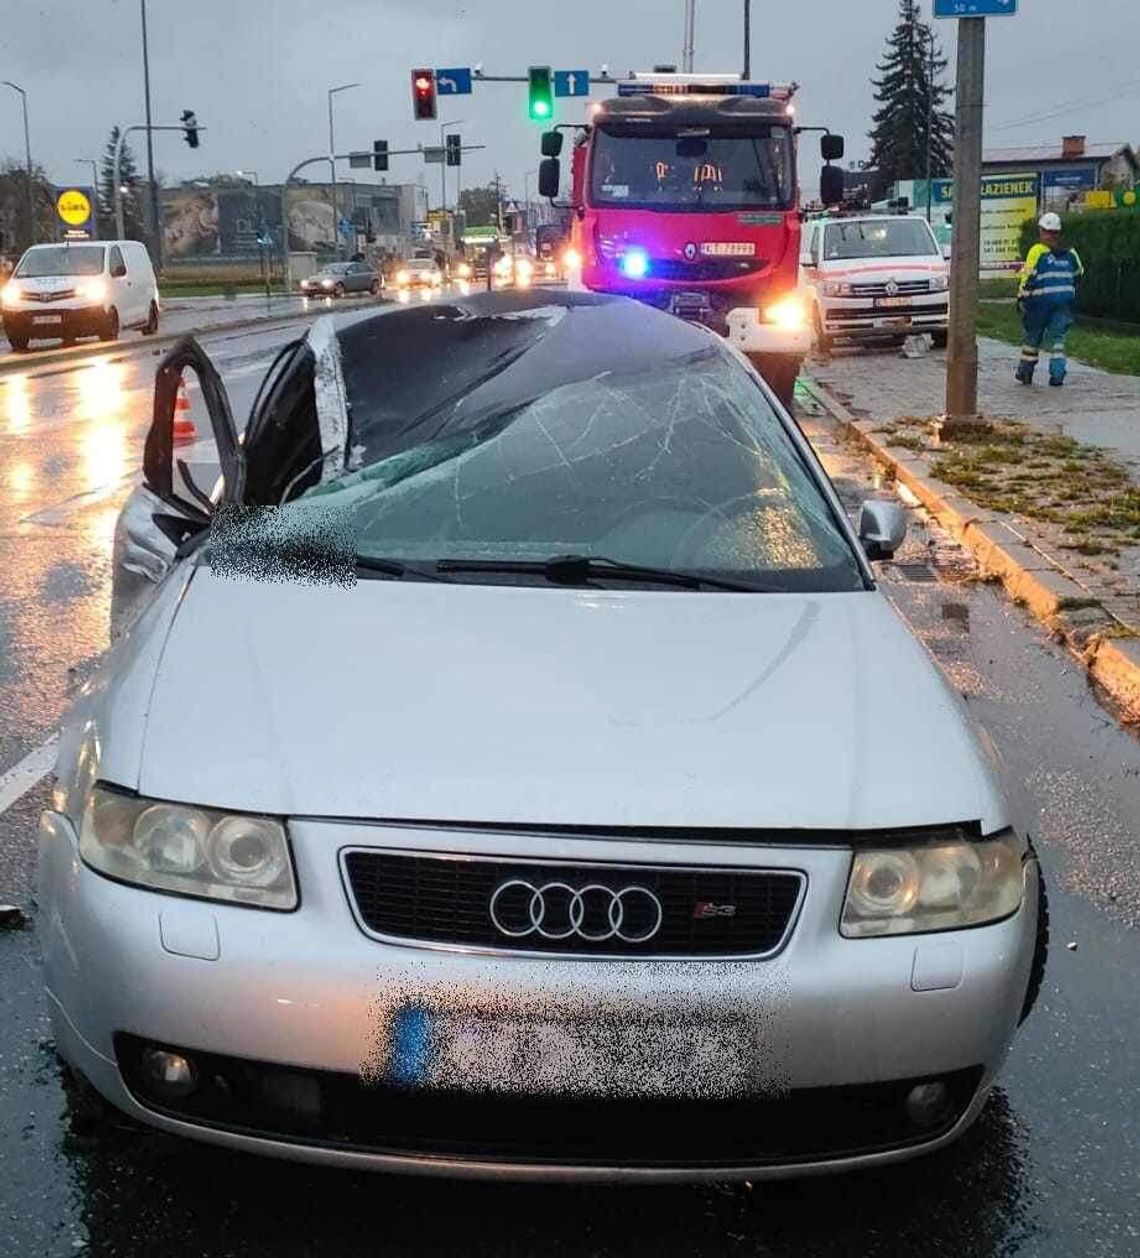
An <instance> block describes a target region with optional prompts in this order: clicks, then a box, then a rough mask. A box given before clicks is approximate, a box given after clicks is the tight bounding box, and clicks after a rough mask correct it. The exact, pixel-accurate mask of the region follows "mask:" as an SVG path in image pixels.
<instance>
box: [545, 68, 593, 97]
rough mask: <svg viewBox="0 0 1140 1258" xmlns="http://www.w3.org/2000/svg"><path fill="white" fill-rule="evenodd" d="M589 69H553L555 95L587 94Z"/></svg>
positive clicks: (588, 90) (588, 91) (588, 89)
mask: <svg viewBox="0 0 1140 1258" xmlns="http://www.w3.org/2000/svg"><path fill="white" fill-rule="evenodd" d="M589 94H590V72H589V70H555V71H554V95H555V96H589Z"/></svg>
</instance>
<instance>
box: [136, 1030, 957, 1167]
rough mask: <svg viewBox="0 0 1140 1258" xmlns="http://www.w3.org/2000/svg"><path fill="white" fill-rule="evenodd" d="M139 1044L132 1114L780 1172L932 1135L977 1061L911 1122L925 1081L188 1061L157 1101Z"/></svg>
mask: <svg viewBox="0 0 1140 1258" xmlns="http://www.w3.org/2000/svg"><path fill="white" fill-rule="evenodd" d="M144 1047H145V1043H144V1041H142V1040H139V1039H137V1038H136V1037H135V1036H133V1035H126V1034H123V1033H117V1034H116V1035H115V1054H116V1057H117V1059H118V1065H119V1070H120V1071H121V1073H122V1076H123V1079H124V1081H125V1083H126V1085H127V1087H128V1088H129V1089H130V1091H131V1093H132V1095H133V1096H134V1098H135V1099H136V1100H137V1101H138V1102H139V1104H140V1105H142V1106H144V1107H145V1108H147V1109H149V1110H152V1111H157V1112H158V1113H163V1114H168V1115H170V1116H171V1117H173V1118H178V1119H181V1120H183V1121H188V1122H191V1123H195V1124H197V1125H199V1126H204V1127H212V1128H215V1129H220V1130H222V1131H233V1132H239V1133H241V1134H244V1135H255V1136H260V1137H263V1138H266V1139H269V1140H278V1141H290V1142H293V1143H298V1144H303V1145H309V1146H313V1147H317V1148H324V1149H338V1150H350V1149H351V1150H358V1151H360V1152H364V1153H375V1154H389V1155H395V1156H403V1157H416V1158H425V1159H432V1158H454V1159H458V1160H461V1161H471V1162H499V1163H504V1164H507V1165H509V1164H511V1163H516V1164H522V1163H538V1164H545V1165H548V1166H580V1167H590V1166H595V1167H596V1166H625V1167H645V1168H656V1169H666V1168H708V1169H713V1168H716V1167H724V1168H726V1169H727V1168H731V1167H749V1166H779V1165H781V1164H789V1163H792V1164H795V1163H805V1162H814V1161H828V1160H834V1159H837V1158H842V1157H854V1156H858V1155H860V1154H868V1153H876V1152H882V1151H884V1150H888V1149H904V1148H907V1147H908V1146H913V1145H920V1144H925V1143H928V1142H930V1141H932V1140H936V1139H937V1138H938V1137H939V1136H942V1135H944V1134H945V1133H946V1132H948V1131H950V1130H951V1128H952V1127H954V1125H955V1124H956V1123H957V1122H958V1121H959V1119H960V1118H961V1117H962V1115H963V1114H964V1113H965V1112H966V1108H967V1107H968V1105H969V1104H970V1102H971V1100H972V1099H973V1097H974V1093H975V1092H976V1090H977V1086H978V1084H979V1082H980V1081H981V1077H982V1069H981V1067H980V1066H975V1067H971V1068H969V1069H966V1070H958V1071H954V1072H952V1073H950V1074H946V1075H941V1076H939V1078H940V1079H941V1080H942V1081H943V1082H944V1083H946V1085H947V1088H948V1090H949V1104H948V1106H947V1109H946V1113H945V1114H944V1115H942V1116H940V1119H939V1121H937V1122H935V1123H933V1124H931V1125H930V1126H928V1127H921V1126H919V1125H918V1124H916V1123H915V1122H913V1121H911V1119H910V1118H909V1117H908V1116H907V1111H906V1103H905V1102H906V1095H907V1093H908V1092H909V1091H910V1090H911V1088H913V1087H914V1086H915V1085H916V1084H920V1083H925V1082H929V1080H927V1079H918V1078H915V1079H899V1080H893V1081H891V1082H887V1083H863V1084H853V1085H847V1086H841V1087H825V1088H802V1089H797V1090H794V1091H790V1092H787V1093H784V1094H774V1095H771V1096H766V1097H748V1096H743V1097H732V1098H729V1099H723V1100H718V1099H709V1098H707V1097H702V1098H692V1099H668V1098H652V1099H644V1098H628V1097H620V1096H604V1097H588V1096H582V1097H578V1096H556V1097H549V1096H537V1095H533V1094H530V1093H527V1094H523V1095H514V1094H505V1095H500V1094H492V1093H482V1092H476V1093H471V1092H458V1091H446V1090H442V1089H440V1090H435V1089H431V1090H428V1089H417V1088H408V1087H401V1086H399V1085H395V1084H382V1083H370V1082H366V1081H365V1080H363V1079H361V1078H360V1077H359V1076H357V1075H349V1074H342V1073H334V1072H332V1071H317V1070H300V1069H290V1068H288V1067H284V1066H278V1065H274V1064H270V1063H268V1062H258V1061H251V1060H248V1059H244V1058H236V1057H223V1056H220V1055H218V1054H212V1053H198V1052H196V1051H194V1050H193V1049H188V1048H185V1047H180V1046H168V1047H170V1048H172V1049H173V1051H176V1052H178V1053H181V1054H183V1055H187V1056H189V1057H191V1058H192V1060H193V1062H194V1064H195V1066H196V1067H197V1073H198V1078H199V1079H200V1080H201V1083H200V1085H199V1087H198V1088H197V1089H196V1090H195V1091H194V1092H192V1093H191V1094H190V1095H189V1096H186V1097H181V1098H172V1097H170V1096H162V1097H159V1096H156V1094H155V1090H154V1088H153V1087H152V1086H151V1085H150V1083H149V1081H148V1078H147V1075H146V1072H145V1071H144V1069H143V1066H142V1052H143V1049H144Z"/></svg>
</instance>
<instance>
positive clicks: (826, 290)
mask: <svg viewBox="0 0 1140 1258" xmlns="http://www.w3.org/2000/svg"><path fill="white" fill-rule="evenodd" d="M823 294H824V296H825V297H850V296H851V285H850V284H848V283H847V282H846V281H845V280H824V281H823Z"/></svg>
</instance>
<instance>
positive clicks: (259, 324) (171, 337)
mask: <svg viewBox="0 0 1140 1258" xmlns="http://www.w3.org/2000/svg"><path fill="white" fill-rule="evenodd" d="M390 304H391V299H390V298H386V297H382V298H380V300H379V301H371V302H362V303H360V304H359V305H352V306H349V307H347V309H349V310H370V309H372V308H374V307H380V306H385V305H390ZM307 316H308V312H306V311H303V310H295V311H293V313H292V314H279V315H258V316H256V317H255V318H247V319H239V320H238V321H237V322H235V323H211V324H207V325H206V326H204V327H200V328H183V329H182V331H181V332H160V333H159V334H158V335H157V336H147V337H143V338H142V339H141V340H139V341H132V342H130V343H124V342H123V341H97V342H96V343H95V344H94V345H80V346H75V347H73V348H71V349H49V350H39V351H37V352H36V353H34V354H19V355H16V354H14V353H12V351H9V352H8V354H5V355H2V356H0V376H3V375H7V374H10V373H12V372H28V371H35V370H36V369H37V368H38V367H61V366H62V367H69V366H70V365H71V364H72V363H81V362H83V361H85V360H86V359H88V358H97V357H100V356H107V355H109V356H110V358H111V359H112V360H116V359H119V358H125V357H126V356H127V355H128V354H135V353H138V352H139V351H140V350H148V349H157V348H158V347H159V346H167V345H173V344H174V342H175V341H179V340H181V339H182V338H183V337H184V336H213V335H215V334H221V333H226V332H242V331H248V330H249V329H250V328H267V329H271V328H275V327H284V326H285V325H286V324H289V323H296V322H297V320H298V319H303V318H306V317H307Z"/></svg>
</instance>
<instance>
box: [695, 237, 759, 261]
mask: <svg viewBox="0 0 1140 1258" xmlns="http://www.w3.org/2000/svg"><path fill="white" fill-rule="evenodd" d="M755 252H756V244H755V242H754V241H751V240H707V241H705V243H704V244H703V245H701V253H703V254H704V255H705V257H709V258H750V257H752V255H753V254H754V253H755Z"/></svg>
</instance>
